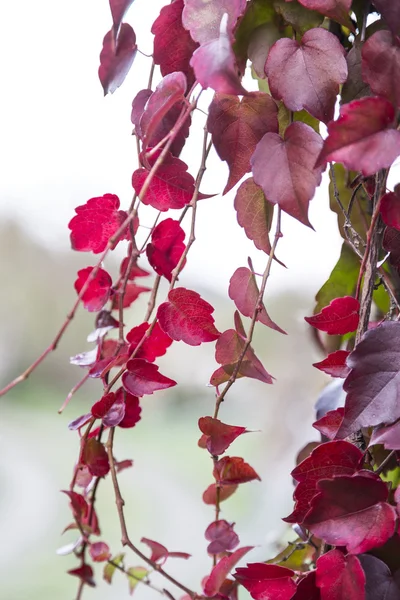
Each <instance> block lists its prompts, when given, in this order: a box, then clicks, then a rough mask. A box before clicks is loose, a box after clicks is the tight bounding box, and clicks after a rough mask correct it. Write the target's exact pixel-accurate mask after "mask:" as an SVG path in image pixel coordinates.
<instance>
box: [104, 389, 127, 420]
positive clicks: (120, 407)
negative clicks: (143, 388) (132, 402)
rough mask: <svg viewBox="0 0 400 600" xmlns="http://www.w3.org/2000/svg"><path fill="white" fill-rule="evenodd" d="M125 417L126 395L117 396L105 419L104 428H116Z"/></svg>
mask: <svg viewBox="0 0 400 600" xmlns="http://www.w3.org/2000/svg"><path fill="white" fill-rule="evenodd" d="M124 417H125V399H124V394H123V393H122V394H121V393H120V394H116V398H115V402H114V403H113V405H112V406H111V408H110V409H109V410H108V412H107V414H105V415H104V417H103V425H104V427H116V426H117V425H119V424H120V423H121V421H123V419H124Z"/></svg>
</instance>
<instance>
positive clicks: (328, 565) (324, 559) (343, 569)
mask: <svg viewBox="0 0 400 600" xmlns="http://www.w3.org/2000/svg"><path fill="white" fill-rule="evenodd" d="M317 586H318V587H319V588H320V589H321V597H322V598H323V599H324V600H344V599H346V600H365V574H364V571H363V569H362V566H361V563H360V561H359V560H358V558H357V556H351V555H349V556H344V554H342V552H340V550H330V551H329V552H327V553H326V554H323V555H322V556H320V557H319V559H318V560H317Z"/></svg>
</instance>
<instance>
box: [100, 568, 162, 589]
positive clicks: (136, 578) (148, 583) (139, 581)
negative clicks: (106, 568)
mask: <svg viewBox="0 0 400 600" xmlns="http://www.w3.org/2000/svg"><path fill="white" fill-rule="evenodd" d="M107 562H108V564H109V565H112V566H113V567H115V568H116V569H118V570H119V571H121V573H124V574H125V575H126V576H127V577H130V578H131V579H135V581H137V582H138V583H143V585H147V587H149V588H151V589H152V590H154V591H155V592H158V593H159V594H162V595H163V596H164V595H166V594H165V590H162V589H161V588H158V587H157V586H155V585H153V584H152V583H151V581H149V580H148V579H147V578H144V579H140V577H135V576H134V575H132V574H131V573H129V571H127V570H126V569H125V568H124V567H123V566H122V565H119V564H118V563H116V562H114V561H113V560H108V561H107Z"/></svg>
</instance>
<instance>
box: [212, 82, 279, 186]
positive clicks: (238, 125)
mask: <svg viewBox="0 0 400 600" xmlns="http://www.w3.org/2000/svg"><path fill="white" fill-rule="evenodd" d="M207 129H208V131H209V132H210V133H211V134H212V139H213V143H214V147H215V149H216V151H217V153H218V156H219V157H220V159H221V160H225V161H226V162H227V163H228V166H229V179H228V183H227V184H226V187H225V189H224V192H223V193H224V194H226V193H227V192H228V191H229V190H230V189H232V188H233V186H234V185H236V184H237V182H238V181H239V180H240V179H241V178H242V177H243V175H245V174H246V173H248V172H249V171H250V170H251V165H250V158H251V156H252V154H253V153H254V150H255V149H256V146H257V144H258V142H259V141H260V140H261V138H262V137H263V135H264V134H265V133H267V132H271V131H272V132H275V133H278V117H277V106H276V104H275V102H274V101H273V100H272V98H271V96H269V95H268V94H262V93H256V92H254V93H252V94H250V95H249V96H247V97H243V98H242V99H241V100H240V99H239V98H237V97H236V96H230V95H226V94H215V96H214V99H213V101H212V102H211V104H210V107H209V110H208V120H207Z"/></svg>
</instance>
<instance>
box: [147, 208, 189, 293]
mask: <svg viewBox="0 0 400 600" xmlns="http://www.w3.org/2000/svg"><path fill="white" fill-rule="evenodd" d="M184 239H185V232H184V231H183V229H182V227H181V226H180V223H179V221H174V219H165V221H161V223H159V224H158V225H157V226H156V227H155V228H154V229H153V232H152V234H151V242H150V243H149V244H147V246H146V255H147V258H148V261H149V263H150V264H151V266H152V267H153V269H154V270H155V272H156V273H157V274H158V275H164V277H165V278H166V279H168V281H171V279H172V271H173V270H174V269H175V267H176V266H177V264H178V263H179V260H180V258H181V256H182V254H183V252H184V250H185V248H186V246H185V244H184V243H183V241H184Z"/></svg>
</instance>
